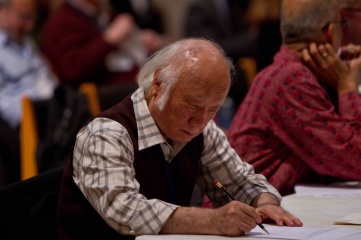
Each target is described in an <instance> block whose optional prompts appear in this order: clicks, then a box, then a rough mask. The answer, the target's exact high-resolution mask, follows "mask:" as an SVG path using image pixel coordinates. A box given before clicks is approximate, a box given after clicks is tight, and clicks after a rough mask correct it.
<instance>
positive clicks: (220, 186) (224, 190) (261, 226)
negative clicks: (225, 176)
mask: <svg viewBox="0 0 361 240" xmlns="http://www.w3.org/2000/svg"><path fill="white" fill-rule="evenodd" d="M214 183H215V184H216V185H217V187H219V188H220V189H221V190H222V191H223V192H224V193H225V194H227V195H228V197H229V198H230V199H232V200H236V199H235V197H233V195H232V194H230V193H229V192H228V191H227V189H225V188H224V187H223V185H222V184H221V183H220V182H218V181H217V180H216V181H214ZM257 225H258V226H259V227H260V228H262V230H263V231H265V232H266V233H268V235H270V234H269V232H268V231H267V229H266V228H265V227H264V226H263V225H262V224H261V223H257Z"/></svg>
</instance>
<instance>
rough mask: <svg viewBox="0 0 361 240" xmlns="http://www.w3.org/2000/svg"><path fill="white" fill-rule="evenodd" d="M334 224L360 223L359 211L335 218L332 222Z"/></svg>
mask: <svg viewBox="0 0 361 240" xmlns="http://www.w3.org/2000/svg"><path fill="white" fill-rule="evenodd" d="M333 223H334V224H352V225H361V213H353V214H350V215H347V216H346V217H343V218H340V219H337V220H335V221H334V222H333Z"/></svg>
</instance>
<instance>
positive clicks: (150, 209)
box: [73, 118, 178, 235]
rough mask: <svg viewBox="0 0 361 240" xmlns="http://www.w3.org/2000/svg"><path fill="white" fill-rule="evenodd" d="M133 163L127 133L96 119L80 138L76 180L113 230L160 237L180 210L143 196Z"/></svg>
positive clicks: (130, 142) (76, 160)
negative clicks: (167, 223)
mask: <svg viewBox="0 0 361 240" xmlns="http://www.w3.org/2000/svg"><path fill="white" fill-rule="evenodd" d="M133 161H134V151H133V145H132V141H131V139H130V137H129V135H128V133H127V131H126V129H125V128H124V127H123V126H122V125H120V124H119V123H118V122H115V121H113V120H110V119H105V118H96V119H95V120H93V121H92V122H90V123H89V124H88V125H87V126H85V127H84V128H83V129H82V130H81V131H80V132H79V133H78V135H77V141H76V146H75V150H74V156H73V167H74V171H73V178H74V181H75V183H76V185H77V186H78V187H79V188H80V190H81V192H82V193H83V194H84V195H85V197H86V198H87V199H88V201H89V202H90V203H91V205H92V206H93V207H94V209H95V210H96V211H97V212H98V213H99V214H100V216H101V217H102V218H103V219H104V220H105V221H106V222H107V223H108V224H109V225H110V226H111V227H112V228H113V229H115V230H116V231H118V232H120V233H122V234H127V235H141V234H157V233H158V232H159V231H160V230H161V228H162V226H163V225H164V224H165V222H166V221H167V220H168V218H169V216H170V215H171V214H172V213H173V211H174V210H175V209H176V208H177V207H178V206H176V205H173V204H170V203H166V202H163V201H160V200H157V199H151V200H148V199H146V198H145V197H144V196H143V195H141V194H140V193H139V183H138V182H137V180H136V179H135V170H134V168H133Z"/></svg>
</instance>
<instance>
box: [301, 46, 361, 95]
mask: <svg viewBox="0 0 361 240" xmlns="http://www.w3.org/2000/svg"><path fill="white" fill-rule="evenodd" d="M360 51H361V48H360V47H358V46H355V45H349V46H346V47H343V48H341V49H340V52H339V53H336V52H335V50H334V49H333V47H332V46H331V45H330V44H329V43H326V44H320V45H317V44H316V43H311V44H310V45H309V47H308V48H305V49H303V50H302V60H303V62H304V63H305V64H306V66H308V67H309V68H310V69H311V71H312V72H313V73H314V74H315V75H316V76H317V78H318V80H319V81H320V82H324V83H326V84H328V85H330V86H331V87H333V88H334V89H335V90H337V92H338V94H339V95H340V94H343V93H345V92H350V91H357V88H358V85H359V72H360V71H361V57H360ZM340 56H341V57H343V59H341V57H340Z"/></svg>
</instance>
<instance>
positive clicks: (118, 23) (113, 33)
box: [103, 13, 135, 46]
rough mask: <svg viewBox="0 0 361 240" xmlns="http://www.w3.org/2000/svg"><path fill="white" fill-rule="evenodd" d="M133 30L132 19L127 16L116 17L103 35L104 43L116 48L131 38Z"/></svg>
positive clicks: (126, 14)
mask: <svg viewBox="0 0 361 240" xmlns="http://www.w3.org/2000/svg"><path fill="white" fill-rule="evenodd" d="M134 28H135V23H134V20H133V17H132V16H131V15H130V14H128V13H124V14H120V15H118V16H117V17H116V18H115V19H114V20H113V21H112V23H111V24H110V25H109V26H108V28H107V29H106V30H105V31H104V33H103V38H104V41H106V42H107V43H109V44H111V45H114V46H117V45H119V44H120V43H122V42H123V41H125V40H126V39H127V38H129V37H130V36H131V34H132V33H133V31H134Z"/></svg>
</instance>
